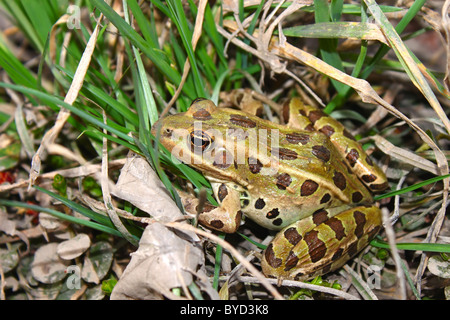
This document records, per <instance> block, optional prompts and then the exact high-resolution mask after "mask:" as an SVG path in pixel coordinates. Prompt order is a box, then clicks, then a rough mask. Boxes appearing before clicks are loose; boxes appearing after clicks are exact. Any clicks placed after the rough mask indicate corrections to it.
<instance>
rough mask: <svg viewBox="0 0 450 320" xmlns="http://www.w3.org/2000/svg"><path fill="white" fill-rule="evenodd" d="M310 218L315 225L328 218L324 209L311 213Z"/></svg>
mask: <svg viewBox="0 0 450 320" xmlns="http://www.w3.org/2000/svg"><path fill="white" fill-rule="evenodd" d="M312 218H313V222H314V223H315V224H316V226H317V225H319V224H321V223H323V222H325V221H327V220H328V212H327V211H326V210H325V209H319V210H317V211H315V212H314V213H313V214H312Z"/></svg>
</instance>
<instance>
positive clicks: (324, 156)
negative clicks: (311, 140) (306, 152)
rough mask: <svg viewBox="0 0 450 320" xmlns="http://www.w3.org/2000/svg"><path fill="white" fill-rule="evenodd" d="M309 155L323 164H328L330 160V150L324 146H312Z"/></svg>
mask: <svg viewBox="0 0 450 320" xmlns="http://www.w3.org/2000/svg"><path fill="white" fill-rule="evenodd" d="M311 153H312V154H313V155H314V156H315V157H317V158H318V159H320V160H322V161H323V162H328V161H329V160H330V156H331V153H330V150H328V149H327V148H326V147H324V146H313V147H312V151H311Z"/></svg>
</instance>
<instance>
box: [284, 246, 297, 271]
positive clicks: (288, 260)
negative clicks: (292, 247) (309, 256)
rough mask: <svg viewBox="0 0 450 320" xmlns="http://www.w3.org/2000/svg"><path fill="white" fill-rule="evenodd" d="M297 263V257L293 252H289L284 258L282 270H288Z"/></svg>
mask: <svg viewBox="0 0 450 320" xmlns="http://www.w3.org/2000/svg"><path fill="white" fill-rule="evenodd" d="M297 263H298V257H297V256H296V255H295V254H294V252H292V251H291V252H290V253H289V255H288V257H287V258H286V262H285V264H284V266H285V268H284V271H289V270H291V269H292V268H294V267H295V266H296V265H297Z"/></svg>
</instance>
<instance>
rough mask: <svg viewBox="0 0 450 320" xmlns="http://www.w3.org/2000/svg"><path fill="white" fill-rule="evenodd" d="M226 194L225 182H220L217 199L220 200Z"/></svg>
mask: <svg viewBox="0 0 450 320" xmlns="http://www.w3.org/2000/svg"><path fill="white" fill-rule="evenodd" d="M227 195H228V188H227V186H226V185H225V183H222V184H221V185H220V187H219V190H218V191H217V197H218V198H219V201H220V202H222V201H223V199H225V197H226V196H227Z"/></svg>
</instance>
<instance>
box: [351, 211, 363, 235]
mask: <svg viewBox="0 0 450 320" xmlns="http://www.w3.org/2000/svg"><path fill="white" fill-rule="evenodd" d="M353 218H354V219H355V222H356V227H355V235H356V236H357V237H358V238H361V237H362V236H363V235H364V225H365V224H366V215H365V214H364V213H362V212H361V211H358V210H356V211H355V212H353Z"/></svg>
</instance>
